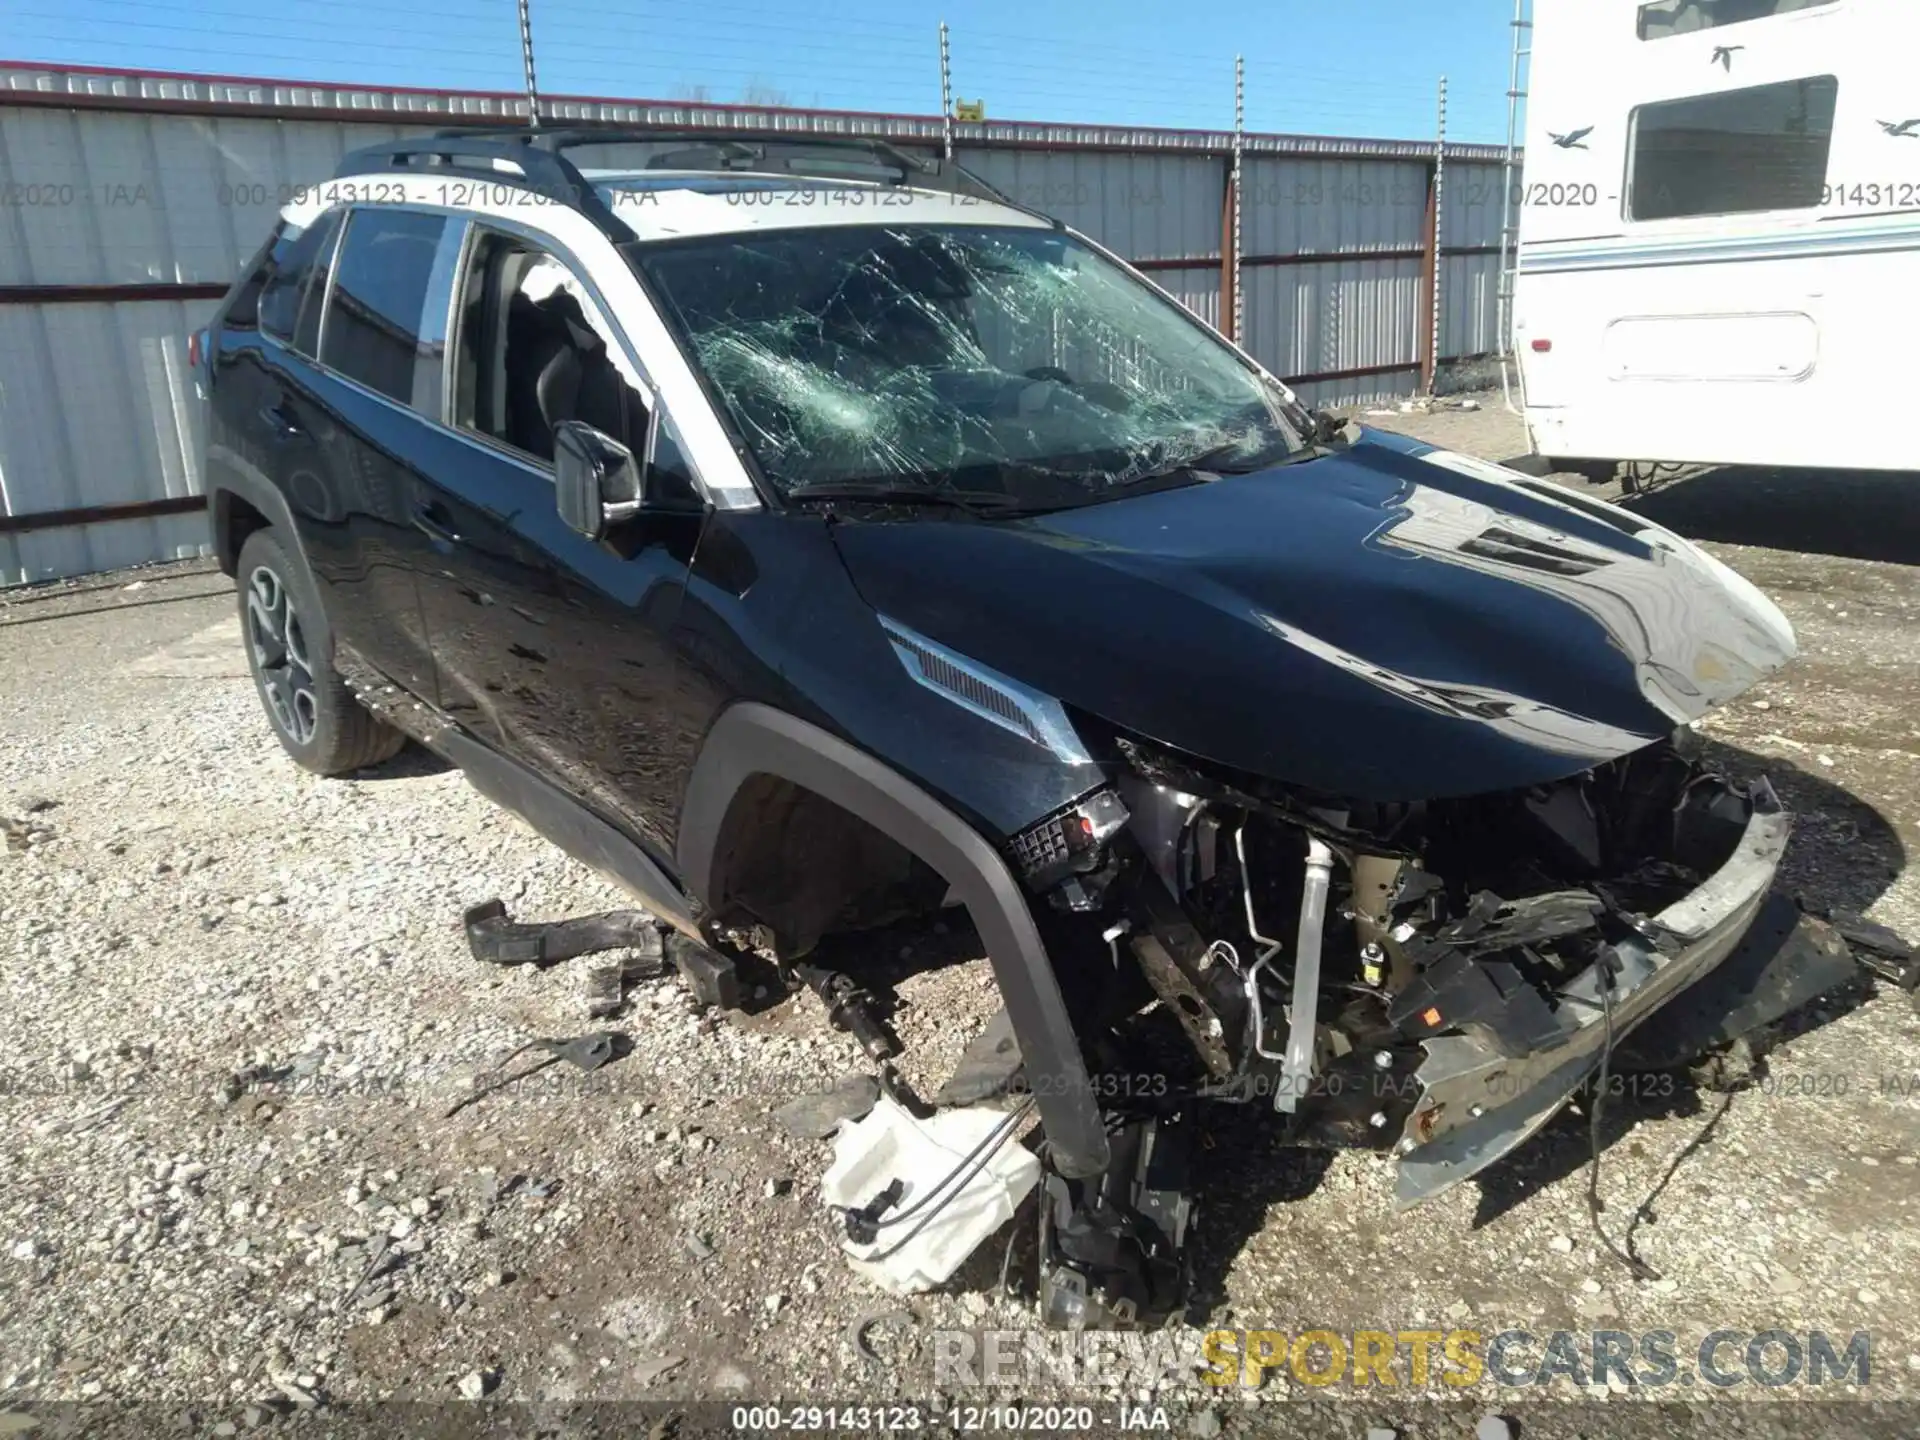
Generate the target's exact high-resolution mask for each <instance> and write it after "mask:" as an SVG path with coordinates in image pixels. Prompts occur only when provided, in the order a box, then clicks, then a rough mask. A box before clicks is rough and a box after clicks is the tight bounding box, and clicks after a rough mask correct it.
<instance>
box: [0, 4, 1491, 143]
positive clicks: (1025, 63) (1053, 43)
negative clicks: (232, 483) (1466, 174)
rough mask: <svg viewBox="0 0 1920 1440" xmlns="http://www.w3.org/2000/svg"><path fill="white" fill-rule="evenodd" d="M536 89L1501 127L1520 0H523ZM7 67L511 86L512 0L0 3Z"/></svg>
mask: <svg viewBox="0 0 1920 1440" xmlns="http://www.w3.org/2000/svg"><path fill="white" fill-rule="evenodd" d="M530 3H531V6H532V13H533V29H534V49H535V59H536V63H537V65H538V69H539V81H540V88H541V89H542V90H543V91H545V92H549V93H567V94H591V95H616V96H631V97H644V98H672V97H684V98H706V99H712V100H720V101H739V100H760V101H772V102H777V103H778V102H783V103H788V104H795V105H819V106H828V107H849V108H857V109H869V110H894V111H911V112H916V113H938V111H939V107H940V98H939V59H938V28H939V23H940V21H941V20H942V19H943V18H944V19H945V20H946V21H947V23H948V25H949V27H950V31H951V44H952V54H953V71H954V90H955V93H956V94H957V95H958V96H959V97H961V98H964V99H970V100H971V99H980V100H984V101H985V103H986V106H987V113H988V114H989V115H990V116H992V117H995V118H1005V119H1033V120H1061V121H1081V122H1089V123H1106V124H1135V125H1176V126H1191V127H1207V128H1214V127H1219V128H1226V127H1228V126H1230V125H1231V124H1232V121H1233V57H1234V55H1235V53H1236V52H1238V53H1241V54H1244V55H1245V57H1246V61H1247V90H1246V105H1247V124H1248V127H1249V128H1250V129H1256V130H1282V131H1294V132H1302V133H1315V134H1342V135H1369V136H1393V137H1405V138H1427V137H1430V136H1431V135H1432V134H1433V133H1434V125H1435V98H1436V97H1435V88H1436V84H1437V82H1438V79H1439V77H1440V75H1441V74H1443V73H1444V74H1445V75H1446V76H1447V77H1448V89H1449V96H1448V134H1449V135H1450V136H1451V137H1452V138H1456V139H1461V140H1485V141H1494V140H1500V139H1503V138H1504V136H1505V133H1506V89H1507V67H1508V61H1509V55H1510V46H1511V31H1510V28H1509V25H1508V22H1509V21H1510V20H1511V18H1512V0H1323V3H1319V4H1313V3H1308V0H1172V3H1169V0H1046V3H1040V0H947V3H925V4H923V3H918V0H885V3H882V0H785V3H779V0H713V3H711V4H708V3H690V0H626V3H622V0H530ZM6 13H7V14H8V17H9V19H8V24H7V25H6V27H5V28H4V30H0V37H4V38H0V52H3V53H0V58H5V59H29V60H53V61H67V62H72V63H77V64H92V65H105V66H123V67H129V68H146V69H155V70H192V71H218V72H222V73H229V74H246V75H265V76H287V77H294V78H301V79H315V80H332V81H351V82H359V83H367V84H384V85H417V86H424V87H429V88H446V89H490V90H502V89H515V90H517V89H518V88H520V51H519V28H518V19H517V12H516V9H515V4H514V0H403V3H372V0H280V3H274V4H261V3H258V0H201V3H194V4H185V3H180V0H159V3H156V0H7V5H6Z"/></svg>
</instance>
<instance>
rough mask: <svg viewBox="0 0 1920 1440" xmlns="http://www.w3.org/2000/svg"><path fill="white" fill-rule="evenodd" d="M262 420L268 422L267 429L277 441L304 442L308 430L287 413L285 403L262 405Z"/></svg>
mask: <svg viewBox="0 0 1920 1440" xmlns="http://www.w3.org/2000/svg"><path fill="white" fill-rule="evenodd" d="M260 418H261V419H262V420H264V421H266V422H267V428H268V430H269V431H271V432H272V435H273V438H274V439H276V440H304V439H305V438H306V435H307V430H306V427H305V426H304V425H302V424H301V423H300V422H299V420H298V419H296V418H295V417H294V416H292V415H291V414H289V413H288V412H287V408H286V405H285V404H284V403H277V404H273V405H262V406H261V407H260Z"/></svg>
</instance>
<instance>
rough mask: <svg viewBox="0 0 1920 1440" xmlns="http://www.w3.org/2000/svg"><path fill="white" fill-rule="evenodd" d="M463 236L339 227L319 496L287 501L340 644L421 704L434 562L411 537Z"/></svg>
mask: <svg viewBox="0 0 1920 1440" xmlns="http://www.w3.org/2000/svg"><path fill="white" fill-rule="evenodd" d="M465 234H466V222H465V221H464V220H462V219H460V218H458V217H455V216H449V215H446V214H441V213H437V212H433V211H428V210H416V209H408V208H404V207H398V206H356V207H354V208H353V209H352V210H351V211H350V212H349V213H348V214H347V215H346V217H345V220H344V229H343V233H342V236H341V239H340V243H339V246H338V248H337V250H336V252H335V255H334V260H333V264H332V265H331V267H330V269H329V277H328V279H329V288H328V293H327V297H326V305H325V309H324V311H323V313H322V317H321V328H320V334H319V340H318V350H317V355H318V360H319V363H318V365H317V366H316V367H315V374H314V377H313V379H312V382H311V391H312V394H313V396H314V398H315V400H316V401H317V409H318V412H319V413H318V414H317V415H316V416H315V417H314V419H313V420H312V422H311V424H312V427H313V429H314V432H315V434H316V437H317V439H318V441H319V444H320V446H321V448H323V449H324V450H325V451H326V452H327V454H328V458H329V461H330V468H329V475H330V483H329V484H328V485H327V486H326V488H325V490H324V491H323V492H322V493H320V494H316V495H315V496H312V497H304V496H300V495H293V496H291V497H290V498H292V499H293V500H294V502H295V512H296V514H298V515H300V516H301V517H302V518H301V519H300V521H299V523H300V525H301V527H302V535H303V538H304V539H305V541H306V546H307V555H308V559H309V561H310V563H311V564H312V566H313V569H314V572H315V574H316V575H317V576H318V577H319V579H320V581H321V583H322V585H323V587H325V592H326V599H327V606H328V613H329V616H330V617H331V618H333V620H334V622H335V626H336V629H337V630H338V632H339V634H340V636H341V637H342V638H343V639H345V640H346V641H347V642H348V643H349V644H350V645H351V646H352V647H353V649H354V650H355V651H357V652H358V653H359V654H360V655H361V656H362V657H363V658H364V659H366V660H367V661H368V662H370V663H371V664H372V665H373V666H374V668H376V669H378V670H379V671H380V672H381V673H383V674H385V675H386V676H388V677H389V678H390V679H392V680H394V681H396V682H398V683H399V684H400V685H402V686H404V687H405V688H406V689H408V690H410V691H412V692H413V694H415V695H416V696H418V697H420V698H421V699H422V700H424V701H426V702H428V703H434V702H436V701H437V698H438V697H437V679H438V675H437V671H436V667H435V665H434V662H433V655H432V651H431V648H430V645H429V642H428V633H427V626H426V621H425V617H424V614H423V612H422V610H421V605H420V588H419V580H418V576H419V572H420V571H421V569H422V568H423V567H425V566H427V565H430V564H432V563H433V562H434V561H435V559H436V552H435V548H434V545H435V537H434V536H433V535H432V534H430V533H428V532H427V530H425V529H423V528H422V526H421V525H420V523H419V512H420V510H421V508H422V503H423V502H422V500H421V495H422V490H421V485H422V475H423V474H424V473H425V472H426V470H428V469H429V468H430V467H431V466H432V465H434V464H435V463H437V461H438V459H439V447H438V446H437V445H436V444H435V443H434V439H433V437H434V432H435V431H436V429H437V427H438V425H439V423H440V421H441V420H442V418H443V416H444V408H443V395H444V389H445V386H444V373H445V372H444V364H445V353H446V317H447V312H448V306H449V301H450V297H451V295H452V289H453V274H454V271H455V270H456V269H457V268H458V263H459V256H460V249H461V245H462V242H463V241H464V239H465Z"/></svg>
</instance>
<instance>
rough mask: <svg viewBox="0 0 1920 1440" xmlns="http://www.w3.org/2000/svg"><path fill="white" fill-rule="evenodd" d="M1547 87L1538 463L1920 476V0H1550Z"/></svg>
mask: <svg viewBox="0 0 1920 1440" xmlns="http://www.w3.org/2000/svg"><path fill="white" fill-rule="evenodd" d="M1527 89H1528V91H1529V98H1528V105H1527V111H1528V117H1527V136H1526V165H1525V171H1524V178H1523V180H1522V181H1520V182H1519V183H1517V184H1516V186H1515V199H1516V200H1517V202H1518V204H1519V212H1520V218H1519V252H1518V262H1517V274H1516V276H1515V277H1514V281H1513V344H1514V348H1515V350H1516V352H1517V354H1518V357H1519V362H1520V372H1521V377H1522V393H1523V395H1524V399H1525V405H1526V419H1527V426H1528V430H1529V431H1530V433H1531V436H1532V440H1533V448H1534V450H1535V451H1536V452H1537V453H1539V454H1541V455H1544V456H1553V457H1571V458H1576V459H1582V460H1601V461H1614V460H1630V461H1683V462H1696V463H1727V464H1761V465H1825V466H1841V467H1849V468H1861V469H1897V470H1912V469H1920V440H1916V438H1915V435H1916V432H1915V431H1914V430H1913V429H1910V428H1909V426H1908V423H1907V422H1908V421H1909V420H1912V419H1914V418H1916V415H1915V412H1916V411H1920V0H1536V3H1535V6H1534V17H1533V40H1532V73H1531V78H1530V81H1529V84H1528V86H1527ZM1567 468H1591V467H1589V466H1583V465H1574V466H1569V467H1567Z"/></svg>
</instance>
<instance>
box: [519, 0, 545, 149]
mask: <svg viewBox="0 0 1920 1440" xmlns="http://www.w3.org/2000/svg"><path fill="white" fill-rule="evenodd" d="M519 3H520V68H521V69H522V70H523V71H525V72H526V77H527V124H528V126H529V127H530V128H532V129H535V130H538V129H539V128H540V91H539V88H538V87H537V86H536V85H535V84H534V83H533V17H532V16H531V15H529V14H528V13H527V0H519Z"/></svg>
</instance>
